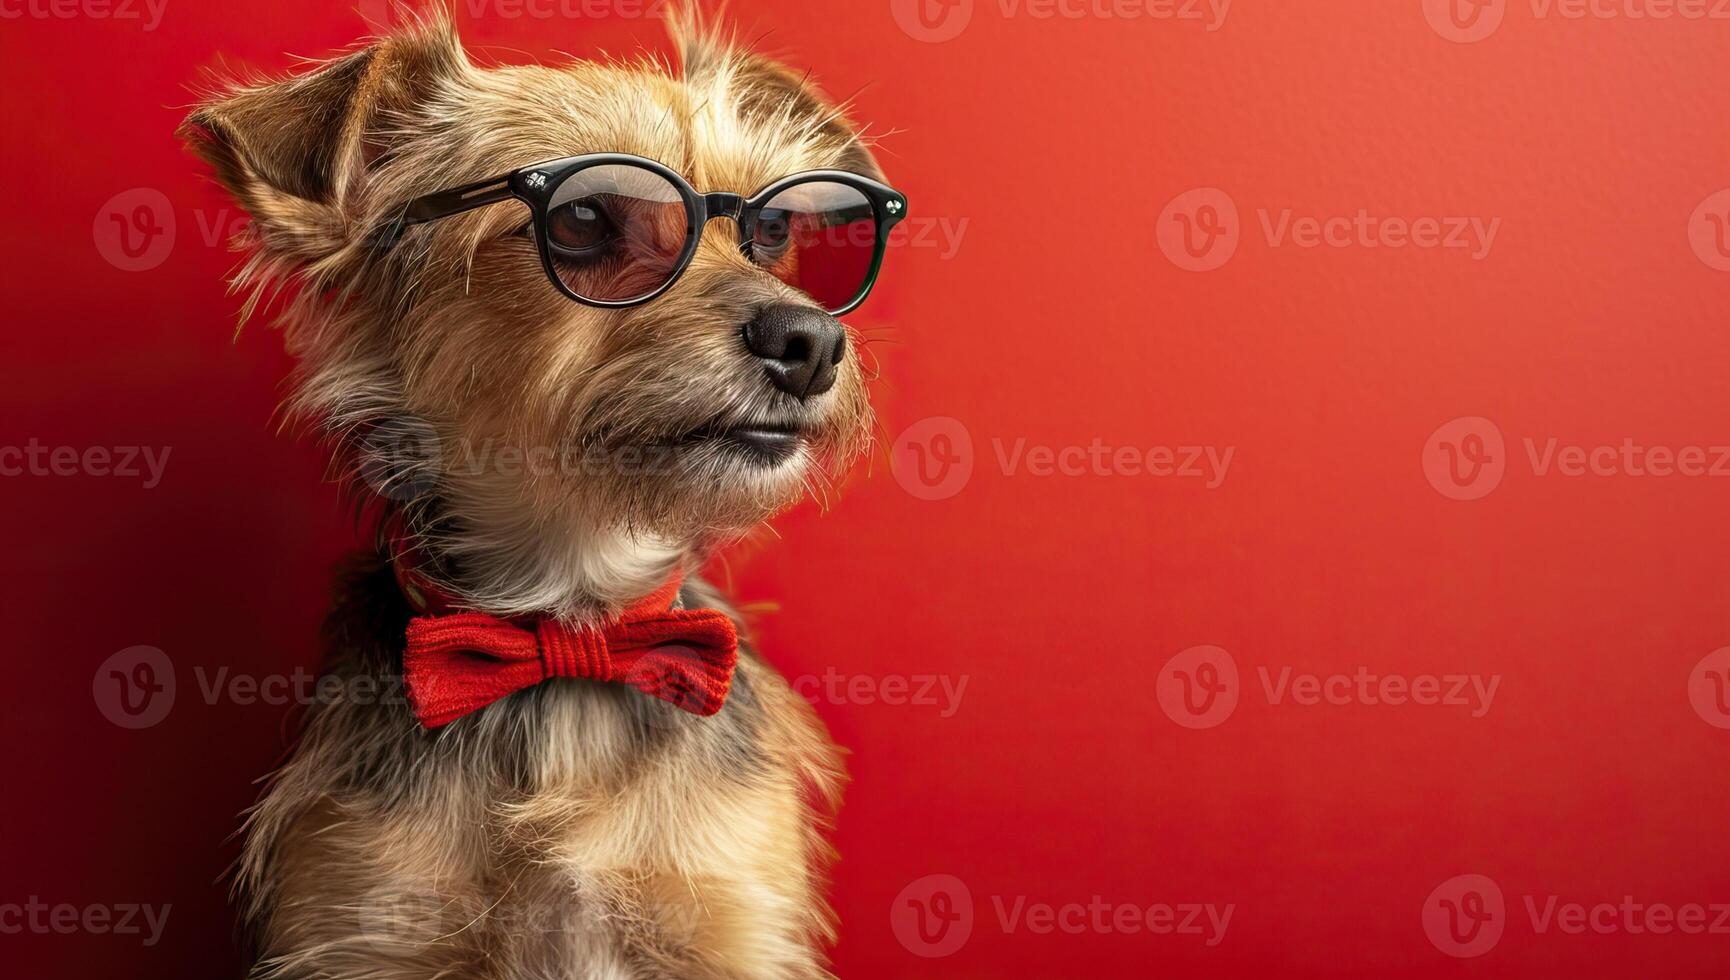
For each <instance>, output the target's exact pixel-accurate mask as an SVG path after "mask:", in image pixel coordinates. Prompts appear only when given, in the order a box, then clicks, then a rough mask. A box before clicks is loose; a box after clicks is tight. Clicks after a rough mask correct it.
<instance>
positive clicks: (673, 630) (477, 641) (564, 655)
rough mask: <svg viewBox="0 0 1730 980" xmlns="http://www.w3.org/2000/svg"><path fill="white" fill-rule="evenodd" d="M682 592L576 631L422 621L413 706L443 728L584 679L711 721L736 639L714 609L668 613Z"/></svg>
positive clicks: (410, 656) (417, 623)
mask: <svg viewBox="0 0 1730 980" xmlns="http://www.w3.org/2000/svg"><path fill="white" fill-rule="evenodd" d="M405 591H410V590H407V589H405ZM423 591H424V590H423ZM678 592H679V580H678V579H677V578H675V579H674V580H673V581H671V582H669V583H667V584H666V585H664V586H662V587H661V588H659V589H657V590H656V591H655V592H653V593H652V594H650V595H649V596H648V597H647V598H645V599H644V600H643V601H642V602H639V603H637V604H636V605H634V606H632V607H631V608H629V609H627V610H625V612H624V615H623V616H621V617H620V618H619V620H618V621H617V622H614V623H611V624H608V625H605V626H600V627H582V628H579V629H572V628H570V627H568V626H565V625H562V624H561V623H559V622H558V621H557V620H551V619H543V620H541V621H539V622H537V623H535V624H534V628H533V629H532V630H531V629H525V628H524V627H522V626H518V625H516V624H514V623H511V622H509V621H507V620H503V619H499V618H497V617H496V616H489V615H487V614H486V613H477V612H460V613H453V614H450V615H442V616H417V617H415V618H414V619H412V620H410V621H409V624H408V647H407V649H406V650H405V651H404V652H403V658H402V661H403V676H404V683H405V686H406V687H407V688H408V698H409V704H410V705H411V706H413V708H414V713H415V717H416V718H418V719H420V723H421V724H422V725H424V726H425V727H427V728H439V727H442V726H444V725H448V724H450V723H451V722H453V721H456V720H457V719H458V718H461V717H463V716H464V715H467V714H470V713H471V712H475V711H479V710H480V709H482V708H484V707H486V706H487V705H489V704H492V703H493V702H494V701H497V700H499V699H500V698H503V697H506V696H507V695H510V694H514V693H516V692H517V691H521V690H523V689H525V688H530V687H534V686H535V685H536V684H539V683H541V682H542V681H545V680H548V679H549V678H553V677H584V678H587V679H589V680H593V681H603V682H615V683H620V684H629V685H630V686H632V687H634V688H636V689H637V690H639V691H642V692H643V693H644V694H648V695H650V696H651V697H657V698H660V699H661V700H663V701H667V702H670V703H672V704H675V705H677V706H679V707H681V708H683V709H685V710H686V711H689V712H691V713H692V714H696V715H712V714H714V713H715V712H717V711H720V710H721V704H722V703H723V702H724V701H726V699H727V691H728V689H729V688H731V686H732V683H733V668H734V666H735V665H736V664H737V663H738V659H739V657H738V651H739V636H738V632H737V631H736V630H735V628H734V626H733V621H732V619H730V618H728V617H727V615H726V614H725V613H721V612H718V611H716V610H714V609H697V610H684V609H671V608H669V606H671V605H672V602H673V599H674V597H675V596H677V595H678ZM414 594H415V593H414V592H413V591H410V595H411V596H412V595H414Z"/></svg>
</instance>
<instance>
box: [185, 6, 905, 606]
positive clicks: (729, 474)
mask: <svg viewBox="0 0 1730 980" xmlns="http://www.w3.org/2000/svg"><path fill="white" fill-rule="evenodd" d="M674 35H675V39H676V41H677V42H678V47H679V48H680V51H681V64H680V66H679V67H678V69H677V70H674V69H671V68H667V67H664V66H662V65H661V64H659V63H658V62H656V61H654V60H651V59H644V60H641V61H637V62H632V63H609V64H599V63H577V64H572V65H567V66H562V67H540V66H528V67H495V68H483V67H479V66H477V65H475V64H474V63H472V62H471V61H470V60H469V58H468V57H467V56H466V55H465V54H464V52H463V49H462V47H461V45H460V44H459V42H458V41H457V39H456V36H455V34H454V32H453V31H452V29H451V27H450V25H449V24H448V22H445V21H444V20H442V19H435V20H433V21H430V22H428V23H425V24H421V25H418V26H416V27H415V28H413V29H410V30H407V31H404V32H402V33H399V34H396V35H393V36H389V37H386V38H384V39H382V40H380V41H378V42H377V43H375V44H373V45H371V46H369V47H367V48H365V49H364V50H361V51H358V52H356V53H354V54H351V55H348V56H346V57H343V58H340V59H337V60H334V61H331V62H326V63H323V64H321V65H319V66H317V67H316V68H315V69H314V70H312V71H310V72H307V73H305V74H301V75H299V76H296V77H293V78H289V79H286V80H277V81H266V82H262V83H255V84H247V85H224V86H222V87H221V89H220V90H219V91H218V92H217V93H215V94H214V95H213V96H212V97H210V98H208V99H207V100H205V101H204V102H203V103H202V104H201V105H200V106H199V107H198V108H197V109H196V110H195V111H194V112H193V113H192V114H191V116H190V117H189V118H188V119H187V122H186V124H185V127H184V130H183V132H184V135H185V137H186V139H187V141H188V143H189V145H190V146H191V147H192V148H193V149H194V151H195V152H196V153H197V154H198V155H199V156H201V157H202V158H203V159H205V160H206V161H208V162H209V163H210V164H211V165H212V166H213V167H214V169H215V171H216V174H217V177H218V179H219V180H220V181H221V182H222V184H223V185H224V186H225V187H226V188H227V190H228V191H229V192H230V193H232V194H233V195H234V197H235V198H236V199H237V200H238V201H239V202H240V203H241V204H242V205H243V206H244V207H245V208H246V210H247V211H248V213H249V214H250V215H251V216H252V219H253V220H252V227H251V228H250V230H249V231H248V233H247V234H246V235H245V236H244V240H243V241H242V242H241V245H242V247H243V248H245V249H246V250H247V252H248V253H249V257H248V259H247V260H246V263H245V265H243V266H242V268H241V270H240V272H239V273H238V276H237V285H239V286H241V287H244V288H250V289H251V290H252V296H251V299H250V300H249V302H248V312H250V311H251V307H252V306H253V305H254V304H255V303H257V302H259V301H260V299H261V298H267V297H269V296H272V295H275V294H276V293H277V292H278V291H283V292H285V293H287V294H288V295H289V296H291V297H292V298H291V299H289V300H288V301H287V302H286V304H285V306H284V310H283V313H282V318H281V319H282V322H283V324H284V326H285V328H286V331H287V337H288V341H289V344H290V347H291V350H292V351H293V353H295V354H296V355H297V356H298V357H299V358H300V359H301V363H302V368H301V377H300V378H299V379H298V383H297V394H296V396H295V400H294V407H295V409H296V411H297V413H299V414H300V415H302V416H303V417H307V418H311V419H315V420H317V421H318V422H319V423H320V424H322V425H323V426H325V427H326V429H327V430H328V431H329V432H330V433H331V434H332V435H333V436H334V437H335V439H336V441H337V443H338V445H339V448H340V450H341V453H342V458H343V459H344V461H345V463H346V464H348V465H350V466H352V467H353V468H354V470H355V471H356V472H358V473H359V474H361V475H362V476H364V477H366V478H367V479H366V481H365V482H366V484H367V485H368V488H369V489H370V490H372V491H375V492H377V493H378V494H380V495H381V496H382V497H384V498H385V499H386V500H387V501H389V502H390V504H391V508H390V509H391V517H392V518H393V522H395V523H399V524H406V525H407V526H408V528H409V529H410V530H411V532H412V533H413V534H414V535H416V536H417V537H418V538H419V539H420V541H421V542H422V544H423V546H425V547H426V548H427V549H428V550H429V551H432V552H436V553H437V555H438V557H439V566H440V568H442V569H443V570H444V571H445V573H446V575H447V584H452V585H454V586H455V587H457V588H458V589H459V590H460V591H464V592H466V593H467V594H468V595H469V596H470V597H472V598H474V599H476V600H479V601H483V602H485V603H486V604H487V605H489V606H490V607H492V608H496V609H500V610H503V611H521V612H528V611H544V610H547V609H549V608H550V609H553V610H555V611H558V612H560V613H576V612H578V611H581V610H583V609H587V608H594V607H599V608H607V607H613V606H616V605H618V604H619V603H621V602H623V601H625V600H628V599H629V598H631V597H632V596H633V595H637V594H641V593H642V592H644V591H647V590H648V589H649V588H652V587H653V586H654V585H655V584H657V582H658V581H659V580H660V579H661V578H662V577H664V576H665V575H666V574H667V573H668V572H669V571H670V570H671V568H672V567H673V566H675V565H676V564H678V563H679V562H682V561H688V560H689V559H690V558H691V557H692V556H693V555H694V554H700V553H701V551H702V550H703V549H705V548H707V547H710V546H712V545H713V544H715V543H717V542H719V541H722V540H726V539H728V538H729V537H731V536H735V535H737V534H740V533H742V532H744V531H745V530H747V529H749V528H750V527H752V526H755V525H756V524H758V523H760V522H761V521H763V520H764V519H766V518H768V517H769V516H771V515H773V514H774V513H775V512H776V511H778V510H779V509H781V508H783V507H785V506H787V505H789V504H790V503H792V502H794V501H796V500H797V499H798V498H799V497H800V496H801V495H803V494H804V493H805V492H807V491H811V490H815V491H818V492H821V490H822V488H823V487H825V486H826V485H827V484H828V482H829V481H830V479H831V477H832V476H833V475H834V474H836V473H837V472H839V470H840V469H843V468H845V467H846V466H847V465H848V464H850V463H851V462H852V460H853V459H854V458H855V457H856V456H857V454H859V453H860V452H861V451H862V450H863V448H864V447H865V445H866V444H867V443H868V441H869V435H870V409H869V405H868V402H867V398H866V392H865V383H866V380H867V374H868V371H867V367H866V363H865V362H864V361H863V360H862V357H861V355H862V353H863V350H862V345H861V343H860V339H859V338H858V337H857V336H852V335H850V334H849V331H848V329H847V328H846V327H845V326H843V325H842V324H841V323H840V322H839V321H838V320H836V319H835V318H833V317H831V316H829V315H828V314H826V313H824V312H823V310H822V308H821V307H820V306H819V305H818V304H817V303H816V302H814V301H813V300H812V298H811V297H810V296H807V295H805V294H804V293H802V292H801V291H799V290H798V289H795V288H793V287H792V286H790V285H788V284H787V283H786V282H784V281H783V279H784V278H785V277H782V278H777V276H776V275H775V274H773V271H774V270H772V269H770V268H765V265H764V263H763V262H762V261H759V260H754V258H753V257H752V256H751V255H750V254H748V250H742V249H741V247H740V242H739V232H738V230H737V228H736V227H735V226H734V224H733V223H732V222H729V221H726V220H717V221H712V222H710V223H708V224H707V225H706V226H705V227H704V228H703V229H702V231H701V238H700V240H699V243H698V245H697V249H696V253H695V255H694V257H693V258H692V259H691V263H690V265H689V266H688V268H687V269H686V271H685V272H684V274H683V275H682V276H681V277H680V278H679V279H678V281H677V282H676V283H675V284H674V285H673V287H672V288H671V289H670V290H668V291H667V292H666V293H665V294H663V295H661V296H659V297H658V298H655V299H653V300H651V301H649V302H647V303H644V304H642V305H638V306H634V307H630V308H623V309H610V308H598V307H594V306H587V305H583V304H581V303H578V302H574V301H572V300H571V299H570V298H567V297H566V296H565V295H563V294H561V293H560V292H559V291H557V290H556V289H555V288H553V286H552V285H551V284H550V282H549V280H548V278H547V275H546V274H545V273H544V272H543V267H542V264H541V261H540V258H539V255H538V252H537V245H536V241H535V235H534V234H533V233H532V232H531V231H530V230H529V229H528V228H527V227H526V226H527V224H528V222H529V213H528V209H527V208H525V206H524V205H523V204H521V203H520V202H517V201H509V200H507V201H502V202H500V203H496V204H492V205H489V206H486V207H481V208H477V209H475V210H471V211H467V212H465V213H462V214H459V215H456V216H453V217H449V218H446V219H444V220H441V221H437V222H434V223H429V224H424V225H419V226H416V227H414V228H411V229H409V230H408V231H407V232H405V233H404V234H403V235H402V236H401V239H400V241H397V242H395V243H394V245H393V246H392V247H390V248H388V249H386V248H382V247H380V244H379V234H378V230H379V229H380V228H381V227H384V226H386V225H388V224H389V222H390V221H391V219H392V218H393V216H395V215H397V214H400V213H401V212H402V209H403V208H404V206H405V204H406V203H407V202H409V201H411V200H413V199H415V198H417V197H419V196H422V195H426V194H430V193H434V192H438V191H442V190H445V189H448V188H451V187H456V186H459V185H462V184H465V183H469V182H473V181H480V180H485V179H488V178H491V177H494V176H497V175H499V174H501V173H504V172H507V171H509V170H512V169H513V168H519V167H525V166H527V165H529V164H532V163H537V162H539V161H545V160H550V159H556V158H562V157H569V156H574V155H578V154H587V153H604V152H617V153H627V154H632V155H635V156H639V157H646V158H649V159H652V160H655V161H659V162H660V163H662V164H664V165H665V166H666V167H668V168H670V169H671V170H672V171H673V172H675V173H676V174H678V175H679V176H680V177H682V178H683V179H684V180H686V181H687V182H689V184H690V185H691V186H692V187H694V188H696V189H697V190H698V191H699V192H703V193H714V192H725V193H731V194H739V195H750V194H752V193H753V192H754V191H756V190H758V189H760V188H762V187H764V186H765V185H768V184H770V183H771V182H773V181H775V180H777V179H779V178H781V177H784V176H787V175H789V174H794V173H798V172H803V171H808V170H813V169H838V170H845V171H850V172H853V173H858V174H861V175H865V176H870V177H878V176H879V174H878V169H877V165H876V163H875V162H874V161H873V159H872V156H871V154H870V152H869V150H868V148H867V143H866V141H865V139H864V138H863V137H862V135H861V133H860V132H859V131H858V130H857V129H855V128H854V127H853V125H852V124H851V123H849V122H848V121H847V119H846V118H845V117H844V116H843V115H842V113H841V111H840V110H839V109H838V108H837V107H836V106H835V105H834V104H833V103H831V102H829V101H827V100H826V99H825V98H824V97H823V96H822V95H821V94H820V93H819V92H818V91H817V90H816V89H815V88H814V87H813V86H812V85H811V84H809V83H808V82H807V80H806V79H805V78H804V77H803V76H802V75H800V74H798V73H795V72H793V71H791V70H789V69H787V68H785V67H783V66H781V65H779V64H776V63H774V62H772V61H769V60H766V59H764V58H761V57H759V56H756V55H753V54H749V53H746V52H744V51H742V50H740V49H739V48H738V47H737V46H736V45H735V44H734V43H733V41H732V40H731V38H730V37H727V36H723V35H721V34H719V33H717V32H716V31H714V30H713V29H709V28H706V27H704V26H703V25H702V24H700V23H699V22H698V21H697V18H695V16H693V15H682V16H680V17H679V18H677V19H676V20H675V23H674ZM575 233H576V234H579V235H580V234H581V233H582V229H581V228H578V229H577V230H576V232H575Z"/></svg>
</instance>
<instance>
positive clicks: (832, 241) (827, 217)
mask: <svg viewBox="0 0 1730 980" xmlns="http://www.w3.org/2000/svg"><path fill="white" fill-rule="evenodd" d="M750 249H751V258H752V260H753V261H755V262H756V263H757V264H759V265H761V266H763V267H764V268H766V269H768V270H769V271H770V272H773V273H774V274H775V276H776V277H777V278H779V279H780V280H781V281H782V282H785V283H787V284H788V285H789V286H793V287H795V288H797V289H800V290H802V291H804V293H805V294H806V295H808V296H810V297H811V298H812V299H814V300H816V301H817V302H818V303H819V304H821V305H822V306H823V308H824V309H826V310H829V311H830V312H836V311H838V310H841V309H843V308H845V307H847V306H848V305H849V304H851V303H852V302H853V301H854V300H855V299H858V298H859V294H860V292H861V291H863V290H864V289H865V285H866V282H867V280H869V279H870V277H871V268H872V266H873V264H874V263H875V261H876V257H877V217H876V212H875V210H874V209H873V208H872V207H871V201H870V199H869V198H867V197H866V196H865V195H864V193H863V192H861V191H859V190H857V189H855V188H853V187H850V186H848V185H847V184H840V183H836V182H834V181H827V180H814V181H808V182H806V183H803V184H796V185H794V186H792V187H789V188H787V189H786V190H784V191H782V192H780V193H779V194H776V195H775V196H774V197H772V198H770V199H769V202H768V203H767V204H765V205H764V206H763V210H762V212H761V213H760V214H759V215H758V216H757V223H756V225H755V227H754V228H753V229H752V234H751V245H750Z"/></svg>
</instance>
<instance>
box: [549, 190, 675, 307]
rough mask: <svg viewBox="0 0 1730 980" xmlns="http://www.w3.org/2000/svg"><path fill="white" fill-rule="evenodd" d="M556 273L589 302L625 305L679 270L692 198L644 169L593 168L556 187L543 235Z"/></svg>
mask: <svg viewBox="0 0 1730 980" xmlns="http://www.w3.org/2000/svg"><path fill="white" fill-rule="evenodd" d="M543 235H544V236H545V242H544V244H545V246H546V249H547V253H548V255H549V256H550V257H551V259H552V265H553V270H554V271H555V272H556V273H557V274H558V276H559V279H560V280H561V281H562V282H563V283H564V284H565V286H566V287H567V288H569V289H570V290H571V292H573V293H576V294H577V295H578V296H581V297H583V298H584V299H589V300H596V301H599V302H603V303H623V302H630V301H632V300H639V299H642V298H643V297H646V296H648V295H650V294H651V293H653V292H655V291H656V290H657V289H660V288H661V287H662V286H665V285H666V284H667V282H668V281H669V280H671V279H672V278H673V276H674V275H675V274H676V273H677V272H678V268H679V260H680V259H681V258H683V257H684V254H685V246H686V243H687V242H689V241H690V239H691V216H690V212H689V211H688V210H687V209H686V207H685V198H684V196H683V195H681V194H680V193H679V189H678V188H677V187H675V186H673V184H672V182H671V181H669V180H667V179H666V178H665V177H662V176H661V175H660V174H658V173H655V172H654V171H652V170H648V169H645V168H643V167H635V166H630V165H628V164H625V165H619V164H609V165H606V166H599V167H588V168H586V169H584V170H579V171H577V172H576V173H574V174H571V175H570V176H569V177H566V178H565V179H564V180H563V181H562V182H561V183H560V184H559V185H558V187H556V188H554V189H553V195H552V199H551V201H550V202H549V203H548V205H547V222H546V228H545V229H544V230H543Z"/></svg>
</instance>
